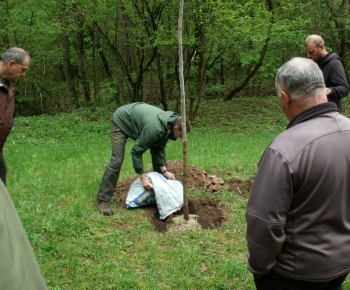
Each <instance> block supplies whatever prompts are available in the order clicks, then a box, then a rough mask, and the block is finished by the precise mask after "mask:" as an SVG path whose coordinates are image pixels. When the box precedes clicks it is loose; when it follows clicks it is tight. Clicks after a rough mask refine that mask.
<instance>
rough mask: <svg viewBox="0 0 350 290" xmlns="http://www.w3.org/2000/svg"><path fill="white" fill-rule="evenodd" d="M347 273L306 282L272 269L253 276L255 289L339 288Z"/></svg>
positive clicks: (322, 289)
mask: <svg viewBox="0 0 350 290" xmlns="http://www.w3.org/2000/svg"><path fill="white" fill-rule="evenodd" d="M347 275H348V274H345V275H343V276H340V277H338V278H336V279H334V280H331V281H327V282H308V281H301V280H294V279H291V278H287V277H285V276H282V275H280V274H278V273H276V272H275V271H273V270H272V271H270V272H269V273H268V274H266V275H264V276H262V277H261V278H256V277H254V283H255V286H256V289H257V290H341V289H342V284H343V282H344V280H345V279H346V276H347Z"/></svg>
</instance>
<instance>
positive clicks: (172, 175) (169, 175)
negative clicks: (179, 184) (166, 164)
mask: <svg viewBox="0 0 350 290" xmlns="http://www.w3.org/2000/svg"><path fill="white" fill-rule="evenodd" d="M163 176H164V177H166V178H167V179H175V175H174V174H172V173H171V172H169V171H165V172H164V173H163Z"/></svg>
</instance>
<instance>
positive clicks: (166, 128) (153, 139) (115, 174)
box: [97, 103, 191, 215]
mask: <svg viewBox="0 0 350 290" xmlns="http://www.w3.org/2000/svg"><path fill="white" fill-rule="evenodd" d="M190 129H191V127H190V123H189V121H187V122H186V131H187V132H189V131H190ZM128 138H131V139H133V140H135V141H136V143H135V145H134V147H133V148H132V151H131V156H132V162H133V166H134V169H135V172H136V173H137V174H139V177H140V180H141V182H142V185H143V187H144V188H145V190H147V191H149V190H151V188H152V184H151V182H150V180H149V179H148V178H147V177H146V175H145V174H144V166H143V159H142V155H143V153H145V152H146V151H147V150H148V149H149V150H150V152H151V155H152V165H153V171H156V172H159V173H161V174H163V175H164V176H165V177H166V178H168V179H172V178H174V174H172V173H171V172H169V171H167V169H166V157H165V146H166V144H167V142H168V140H169V139H172V140H176V138H182V117H181V116H179V115H178V114H177V113H174V112H165V111H163V110H161V109H159V108H157V107H154V106H151V105H148V104H145V103H133V104H129V105H125V106H122V107H120V108H118V109H117V110H116V111H115V112H114V114H113V117H112V119H111V141H112V155H111V158H110V161H109V163H108V166H107V168H106V170H105V173H104V175H103V178H102V182H101V185H100V189H99V192H98V194H97V199H98V202H97V209H98V210H99V211H100V212H101V213H103V214H104V215H111V214H113V211H112V209H111V207H110V205H109V201H110V199H111V198H112V196H113V194H114V192H115V188H116V185H117V182H118V178H119V173H120V169H121V166H122V163H123V160H124V155H125V143H126V140H127V139H128Z"/></svg>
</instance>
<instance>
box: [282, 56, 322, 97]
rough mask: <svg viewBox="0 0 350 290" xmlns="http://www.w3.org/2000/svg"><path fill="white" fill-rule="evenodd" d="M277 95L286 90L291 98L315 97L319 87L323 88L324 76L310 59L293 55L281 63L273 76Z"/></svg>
mask: <svg viewBox="0 0 350 290" xmlns="http://www.w3.org/2000/svg"><path fill="white" fill-rule="evenodd" d="M275 86H276V90H277V95H278V96H279V97H280V96H281V91H282V90H283V91H286V92H287V93H288V94H289V95H290V97H291V98H292V99H298V100H299V101H303V100H305V99H310V98H314V99H316V98H317V96H318V94H319V92H320V89H322V90H323V91H324V90H325V84H324V78H323V74H322V71H321V70H320V68H319V67H318V65H317V64H316V63H315V62H314V61H313V60H311V59H307V58H304V57H294V58H292V59H291V60H289V61H287V62H286V63H285V64H284V65H282V66H281V67H280V68H279V70H278V71H277V74H276V78H275Z"/></svg>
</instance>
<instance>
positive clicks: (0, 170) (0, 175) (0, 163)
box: [0, 157, 7, 186]
mask: <svg viewBox="0 0 350 290" xmlns="http://www.w3.org/2000/svg"><path fill="white" fill-rule="evenodd" d="M6 173H7V167H6V162H5V159H4V157H0V179H1V180H2V182H3V183H4V185H5V186H6Z"/></svg>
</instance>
